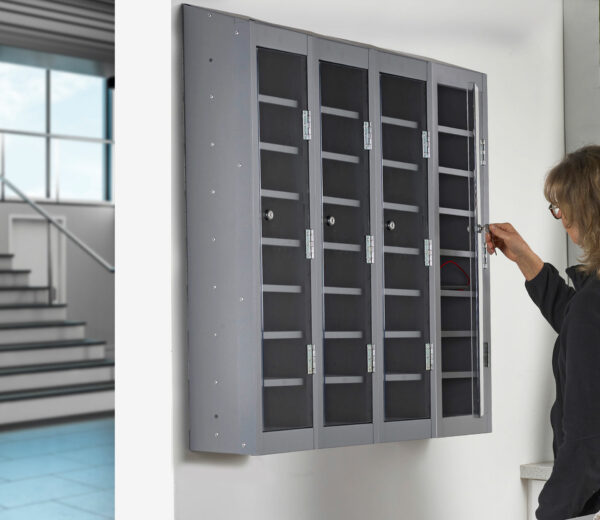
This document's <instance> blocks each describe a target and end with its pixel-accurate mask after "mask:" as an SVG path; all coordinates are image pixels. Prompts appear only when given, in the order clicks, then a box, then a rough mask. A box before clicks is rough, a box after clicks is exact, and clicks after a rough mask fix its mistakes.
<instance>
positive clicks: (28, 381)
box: [0, 360, 115, 395]
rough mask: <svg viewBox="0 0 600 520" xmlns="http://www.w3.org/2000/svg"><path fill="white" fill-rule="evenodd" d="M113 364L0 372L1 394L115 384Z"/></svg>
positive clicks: (56, 365)
mask: <svg viewBox="0 0 600 520" xmlns="http://www.w3.org/2000/svg"><path fill="white" fill-rule="evenodd" d="M114 377H115V363H114V361H107V360H96V361H82V362H75V363H52V364H46V365H35V366H28V367H11V368H3V369H0V395H1V394H2V393H5V392H9V393H14V392H18V391H24V390H32V389H36V388H43V389H48V388H52V387H64V386H66V385H69V386H71V385H80V384H92V383H107V382H111V381H114Z"/></svg>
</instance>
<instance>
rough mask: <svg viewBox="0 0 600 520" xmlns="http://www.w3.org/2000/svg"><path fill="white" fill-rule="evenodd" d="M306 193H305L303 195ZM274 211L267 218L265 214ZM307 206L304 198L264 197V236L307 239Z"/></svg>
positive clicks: (262, 213) (262, 211) (262, 210)
mask: <svg viewBox="0 0 600 520" xmlns="http://www.w3.org/2000/svg"><path fill="white" fill-rule="evenodd" d="M304 196H306V195H303V197H304ZM268 211H272V212H273V215H272V216H273V218H272V219H271V220H267V218H265V214H266V213H267V212H268ZM306 213H307V211H306V207H305V206H304V204H303V201H302V200H285V199H275V198H271V197H262V208H261V215H262V236H263V237H267V238H289V239H295V240H301V241H302V242H304V240H305V239H306V228H307V227H308V226H307V225H306V223H307V217H306Z"/></svg>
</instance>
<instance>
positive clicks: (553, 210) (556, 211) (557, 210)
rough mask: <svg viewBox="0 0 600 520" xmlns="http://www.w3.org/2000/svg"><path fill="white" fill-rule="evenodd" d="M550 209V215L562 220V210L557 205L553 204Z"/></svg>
mask: <svg viewBox="0 0 600 520" xmlns="http://www.w3.org/2000/svg"><path fill="white" fill-rule="evenodd" d="M548 209H549V210H550V213H551V214H552V216H553V217H554V218H555V219H556V220H560V219H561V218H562V212H561V211H560V208H559V207H558V206H557V205H556V204H552V203H551V204H550V205H549V206H548Z"/></svg>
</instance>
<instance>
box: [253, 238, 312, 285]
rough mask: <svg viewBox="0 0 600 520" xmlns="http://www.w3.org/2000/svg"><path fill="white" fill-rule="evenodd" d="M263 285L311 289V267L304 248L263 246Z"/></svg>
mask: <svg viewBox="0 0 600 520" xmlns="http://www.w3.org/2000/svg"><path fill="white" fill-rule="evenodd" d="M262 265H263V283H264V284H268V285H302V286H303V288H307V287H309V277H310V270H309V269H310V265H309V264H308V260H307V259H306V252H305V250H304V248H303V247H278V246H263V248H262Z"/></svg>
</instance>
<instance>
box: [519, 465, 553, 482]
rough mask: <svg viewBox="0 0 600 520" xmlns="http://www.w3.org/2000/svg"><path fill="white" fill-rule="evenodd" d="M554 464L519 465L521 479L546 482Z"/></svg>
mask: <svg viewBox="0 0 600 520" xmlns="http://www.w3.org/2000/svg"><path fill="white" fill-rule="evenodd" d="M553 466H554V462H533V463H531V464H521V478H522V479H526V480H548V479H549V478H550V474H551V473H552V467H553Z"/></svg>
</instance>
